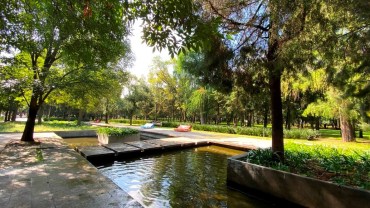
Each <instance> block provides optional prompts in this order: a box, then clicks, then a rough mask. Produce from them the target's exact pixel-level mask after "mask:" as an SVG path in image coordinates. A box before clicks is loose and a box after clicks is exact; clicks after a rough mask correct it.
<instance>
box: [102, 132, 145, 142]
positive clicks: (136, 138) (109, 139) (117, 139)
mask: <svg viewBox="0 0 370 208" xmlns="http://www.w3.org/2000/svg"><path fill="white" fill-rule="evenodd" d="M98 140H99V143H100V144H112V143H122V142H134V141H140V134H131V135H126V136H108V135H107V134H102V133H98Z"/></svg>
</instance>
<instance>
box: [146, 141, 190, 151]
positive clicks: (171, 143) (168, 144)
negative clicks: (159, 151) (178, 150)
mask: <svg viewBox="0 0 370 208" xmlns="http://www.w3.org/2000/svg"><path fill="white" fill-rule="evenodd" d="M145 142H147V143H151V144H155V145H159V146H161V147H163V149H167V148H173V147H182V146H183V144H184V143H182V142H179V141H169V140H166V139H151V140H146V141H145Z"/></svg>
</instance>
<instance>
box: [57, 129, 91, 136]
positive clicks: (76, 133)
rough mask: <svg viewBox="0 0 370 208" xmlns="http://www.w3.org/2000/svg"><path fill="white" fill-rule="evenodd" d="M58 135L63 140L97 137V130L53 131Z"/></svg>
mask: <svg viewBox="0 0 370 208" xmlns="http://www.w3.org/2000/svg"><path fill="white" fill-rule="evenodd" d="M53 132H54V133H55V134H56V135H58V136H60V137H62V138H74V137H96V136H97V134H96V130H76V131H53Z"/></svg>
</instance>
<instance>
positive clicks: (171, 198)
mask: <svg viewBox="0 0 370 208" xmlns="http://www.w3.org/2000/svg"><path fill="white" fill-rule="evenodd" d="M240 153H242V152H241V151H236V150H230V149H226V148H222V147H216V146H208V147H199V148H195V149H186V150H182V151H178V152H171V153H166V154H163V155H155V156H150V157H143V158H140V159H135V160H126V161H116V162H114V163H113V164H110V165H109V166H106V167H104V166H103V167H99V169H100V171H101V172H102V173H103V174H104V175H105V176H107V177H109V178H110V179H112V180H113V181H114V182H115V183H116V184H117V185H118V186H120V187H121V188H122V189H123V190H125V191H126V192H128V193H129V194H130V195H131V196H133V197H134V198H135V199H136V200H138V201H140V202H141V203H142V204H144V205H145V206H149V207H268V206H267V205H266V204H263V203H262V202H261V201H257V200H254V199H250V198H248V197H247V196H245V195H243V194H241V193H239V192H236V191H233V190H231V189H228V188H227V186H226V167H227V160H226V159H227V157H229V156H231V155H236V154H240Z"/></svg>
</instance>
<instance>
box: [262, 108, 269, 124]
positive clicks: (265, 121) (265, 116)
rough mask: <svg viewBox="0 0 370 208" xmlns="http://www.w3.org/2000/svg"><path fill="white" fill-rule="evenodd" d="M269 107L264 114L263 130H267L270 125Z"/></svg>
mask: <svg viewBox="0 0 370 208" xmlns="http://www.w3.org/2000/svg"><path fill="white" fill-rule="evenodd" d="M268 112H269V110H268V107H266V108H265V111H264V112H263V128H267V124H268Z"/></svg>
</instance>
